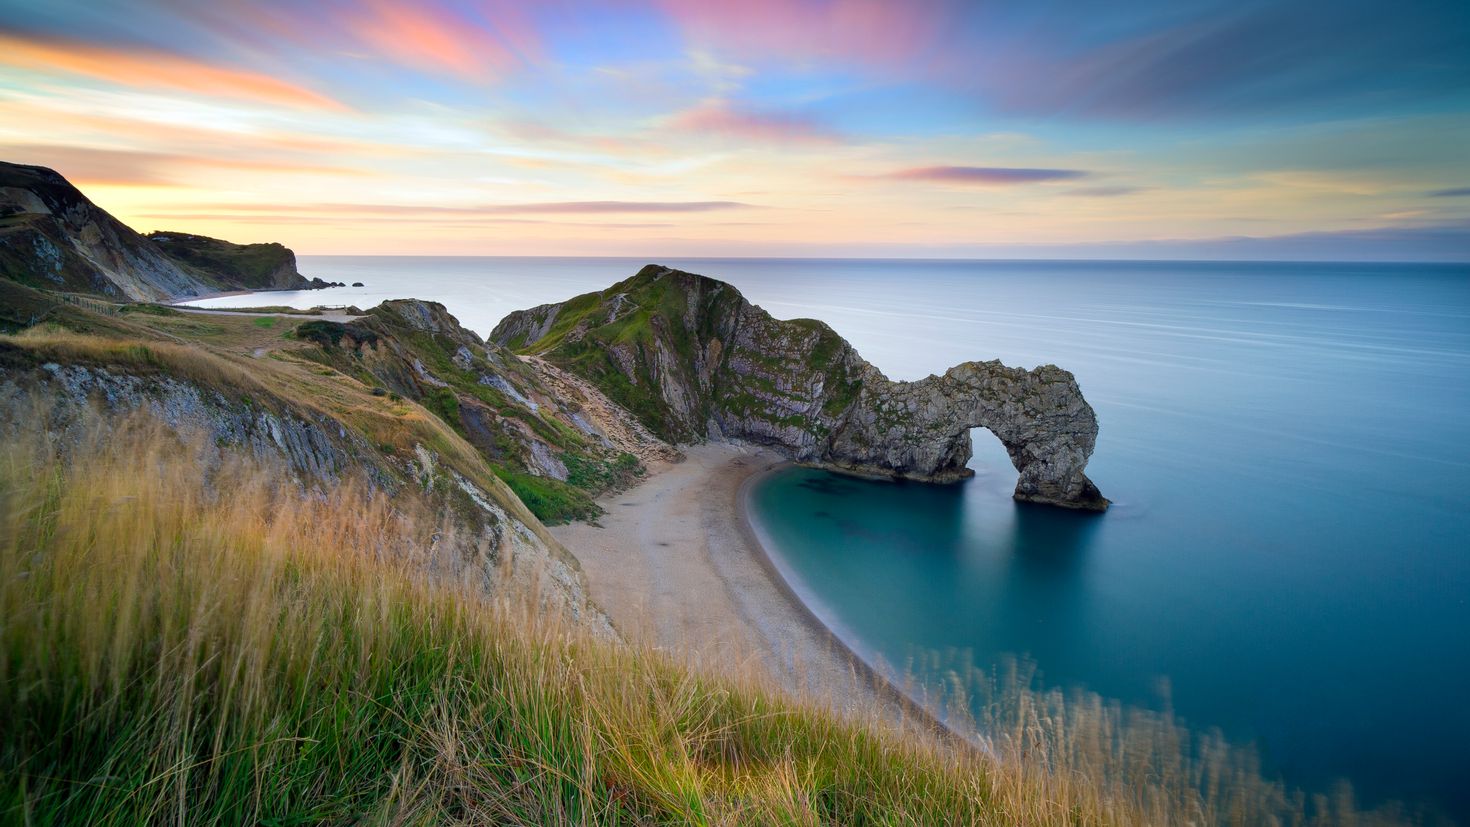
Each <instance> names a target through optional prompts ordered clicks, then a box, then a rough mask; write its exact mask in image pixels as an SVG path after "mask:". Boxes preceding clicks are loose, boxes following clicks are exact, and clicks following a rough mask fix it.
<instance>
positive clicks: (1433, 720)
mask: <svg viewBox="0 0 1470 827" xmlns="http://www.w3.org/2000/svg"><path fill="white" fill-rule="evenodd" d="M645 263H648V262H646V261H643V260H633V259H601V258H501V257H491V258H477V257H467V258H450V257H353V256H303V257H302V258H301V261H300V269H301V271H302V272H303V273H305V274H306V275H308V276H317V277H321V278H323V279H326V280H329V281H342V282H347V283H349V284H350V283H352V282H362V283H363V285H364V286H362V287H347V288H336V289H329V290H324V291H302V292H282V293H270V294H267V295H249V296H234V297H222V298H215V299H208V300H204V301H201V302H198V304H202V305H210V306H235V307H240V306H253V305H260V304H285V305H291V306H296V307H311V306H314V305H318V304H331V305H356V306H359V307H363V308H367V307H370V306H372V305H375V304H377V303H378V302H379V301H382V300H384V299H389V298H401V297H414V298H421V299H430V300H434V301H439V302H442V303H444V304H445V305H446V306H447V307H448V308H449V310H450V312H452V313H453V314H454V315H456V316H457V317H458V318H459V319H460V321H461V322H462V323H463V324H465V326H467V327H469V328H471V329H473V330H475V331H477V332H479V333H481V334H482V335H483V334H488V333H489V331H490V330H491V329H492V328H493V327H494V325H495V323H496V322H497V321H499V320H500V319H501V318H502V317H503V316H504V315H505V314H506V313H508V312H510V311H512V310H516V309H521V308H525V307H530V306H533V305H536V304H541V303H545V302H554V301H560V300H562V299H566V298H569V297H571V296H574V295H577V294H579V293H584V292H588V291H591V290H601V289H603V288H606V287H607V286H609V285H610V284H612V283H613V282H615V281H618V280H621V279H623V278H626V277H628V276H631V275H632V274H633V273H635V272H637V270H638V268H639V267H641V266H642V265H643V264H645ZM658 263H661V264H667V265H670V266H674V267H679V268H681V269H685V270H689V271H692V272H696V273H702V274H704V275H708V276H712V277H715V278H720V279H723V280H725V281H728V282H731V283H732V284H734V285H735V286H736V287H738V288H739V289H740V290H741V291H742V292H744V294H745V295H746V296H747V298H749V299H750V300H751V301H752V302H754V303H756V304H758V305H760V306H761V307H763V308H765V309H766V310H767V311H769V312H770V313H771V314H773V315H775V316H776V317H778V318H801V317H805V318H816V319H821V320H822V321H825V322H827V323H829V324H830V325H832V327H833V328H835V329H836V330H837V332H838V333H840V334H842V335H843V336H844V337H846V338H847V339H848V340H849V341H850V342H852V344H853V345H854V346H855V347H856V348H857V349H858V351H859V352H860V353H861V354H862V355H863V356H864V357H865V358H866V359H868V360H869V361H870V362H872V363H873V364H874V365H876V366H877V367H878V368H879V369H881V370H882V371H883V372H884V373H885V374H886V375H887V376H889V377H890V378H892V379H896V380H914V379H920V378H923V377H925V376H928V375H930V374H932V373H941V372H943V371H944V370H945V369H946V368H948V367H949V366H951V365H953V364H956V363H958V362H962V361H966V360H971V359H980V360H984V359H996V358H998V359H1000V360H1002V361H1003V362H1005V363H1006V364H1008V365H1016V366H1021V367H1027V368H1030V367H1034V366H1036V365H1040V364H1045V363H1051V364H1056V365H1060V366H1062V367H1064V368H1066V369H1067V370H1070V371H1071V372H1072V373H1073V374H1075V376H1076V377H1077V381H1078V383H1079V385H1080V386H1081V388H1082V391H1083V393H1084V394H1085V396H1086V398H1087V400H1088V401H1089V402H1090V403H1091V404H1092V406H1093V408H1094V409H1095V410H1096V412H1097V418H1098V423H1099V427H1100V430H1099V434H1098V439H1097V448H1096V451H1095V453H1094V455H1093V458H1092V462H1091V463H1090V465H1089V466H1088V474H1089V476H1090V477H1091V478H1092V480H1093V481H1094V482H1095V483H1096V484H1097V485H1098V487H1099V488H1100V489H1101V490H1102V492H1103V494H1104V495H1106V496H1107V497H1108V498H1110V499H1111V500H1112V501H1113V503H1114V504H1113V506H1112V508H1111V510H1109V511H1108V512H1107V513H1106V514H1102V515H1093V514H1080V513H1074V512H1068V511H1064V510H1061V509H1056V508H1048V507H1045V506H1034V505H1026V504H1020V503H1016V502H1014V501H1013V500H1012V499H1011V498H1010V494H1011V491H1012V489H1013V487H1014V485H1015V480H1016V473H1015V471H1014V469H1012V468H1011V466H1010V463H1009V461H1008V459H1007V457H1006V454H1005V451H1004V450H1003V449H1002V447H1001V446H1000V443H999V442H998V441H997V440H996V439H995V437H994V436H993V435H991V434H990V433H989V432H988V431H985V430H983V429H977V430H976V431H975V432H974V434H973V436H974V442H975V457H974V459H973V460H972V462H971V467H972V468H973V469H974V471H975V476H974V477H973V478H971V479H969V480H967V481H965V482H962V483H958V484H955V485H947V486H935V485H925V484H917V483H899V482H884V481H869V480H859V479H854V478H851V477H845V476H838V475H834V474H830V473H826V472H822V471H816V470H811V469H803V468H791V469H788V470H785V471H781V472H778V473H776V474H773V475H771V476H769V477H767V478H765V479H764V480H763V481H761V483H760V484H759V485H758V486H757V487H756V488H755V490H753V491H752V492H751V496H750V502H751V507H752V518H753V520H754V521H755V522H756V523H757V524H758V525H759V526H760V529H761V531H762V533H763V534H764V536H766V537H767V538H768V540H769V542H770V545H771V549H770V551H771V553H772V554H773V555H774V556H775V557H776V558H777V560H778V562H779V564H780V567H781V568H782V569H783V570H784V571H785V572H786V573H787V575H788V576H789V577H790V578H791V579H792V581H793V585H794V586H795V587H796V590H797V592H798V593H799V594H801V595H802V596H803V598H804V599H805V600H806V601H808V603H809V604H810V606H811V608H812V609H813V611H814V612H816V613H817V615H818V616H820V617H822V618H823V619H824V620H825V621H827V622H828V624H829V625H830V626H831V627H832V628H834V629H835V630H837V631H838V633H839V634H840V635H841V636H842V637H843V638H844V640H845V641H846V642H847V643H848V644H849V645H850V646H852V647H853V648H854V649H855V650H856V651H858V652H859V653H860V654H862V655H863V656H864V657H866V658H869V659H871V660H872V661H874V662H877V663H883V664H888V665H889V666H890V667H892V668H899V666H900V665H903V664H909V665H910V668H913V669H917V674H915V675H913V677H914V678H915V680H916V681H917V682H918V683H919V684H921V685H922V684H923V683H925V682H931V683H933V684H935V685H936V686H937V685H939V684H942V683H943V681H944V679H945V675H944V674H942V673H941V671H940V668H939V667H934V668H928V667H924V666H918V667H914V666H913V664H926V663H951V662H955V661H956V660H959V661H963V662H966V663H974V664H976V665H978V666H979V667H981V668H986V667H987V666H988V665H991V664H1002V663H1008V662H1011V661H1013V660H1016V659H1021V660H1023V661H1024V662H1025V663H1027V664H1030V665H1032V666H1033V667H1034V668H1035V670H1036V674H1037V678H1036V680H1037V681H1038V682H1039V683H1040V684H1041V685H1043V686H1047V687H1060V688H1066V689H1069V690H1070V689H1081V690H1085V691H1087V692H1093V693H1097V694H1099V695H1101V696H1103V697H1104V698H1108V699H1113V700H1116V701H1118V702H1119V703H1121V704H1126V705H1133V706H1139V707H1144V708H1149V709H1168V710H1169V711H1171V712H1172V713H1173V714H1174V715H1176V716H1178V717H1179V718H1181V719H1183V720H1185V721H1187V722H1188V723H1189V724H1190V725H1191V726H1192V727H1197V728H1199V729H1200V730H1201V731H1205V730H1210V729H1218V730H1219V731H1220V732H1222V733H1223V734H1224V735H1225V736H1226V737H1227V738H1228V739H1230V740H1231V741H1234V742H1237V743H1240V744H1245V745H1250V746H1253V747H1255V748H1256V749H1258V750H1259V751H1260V754H1261V755H1262V757H1263V761H1264V768H1265V771H1266V772H1267V773H1268V774H1269V775H1271V776H1272V777H1279V778H1281V779H1283V780H1284V781H1286V782H1287V783H1288V784H1291V785H1293V786H1298V787H1302V788H1305V789H1307V790H1309V791H1325V790H1328V789H1330V788H1331V786H1332V785H1333V784H1334V783H1335V782H1336V781H1338V780H1339V779H1345V780H1347V781H1348V782H1350V783H1351V784H1352V785H1353V788H1354V790H1355V792H1356V794H1357V796H1358V798H1359V801H1360V802H1363V803H1367V804H1373V803H1376V802H1381V801H1383V800H1386V799H1399V800H1404V801H1409V802H1412V803H1416V804H1426V805H1428V806H1431V807H1436V808H1439V809H1441V810H1443V811H1444V812H1446V813H1448V814H1450V815H1451V816H1453V817H1455V818H1456V819H1457V820H1459V821H1461V822H1465V823H1470V746H1467V745H1470V265H1428V264H1379V263H1355V264H1347V263H1261V262H1120V261H1106V262H1104V261H949V260H945V261H933V260H866V259H688V258H668V259H660V260H659V261H658ZM926 669H927V671H926Z"/></svg>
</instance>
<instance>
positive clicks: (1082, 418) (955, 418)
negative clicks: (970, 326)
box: [491, 265, 1108, 511]
mask: <svg viewBox="0 0 1470 827" xmlns="http://www.w3.org/2000/svg"><path fill="white" fill-rule="evenodd" d="M491 341H492V342H494V343H496V344H499V345H502V346H505V347H508V348H510V349H512V350H514V351H516V352H518V353H520V354H522V355H525V356H534V357H537V359H538V360H540V361H541V362H543V363H549V364H551V365H554V366H556V367H557V368H559V369H562V370H565V371H568V372H571V373H573V374H576V375H578V376H580V377H583V378H584V379H586V380H588V381H590V382H591V383H593V384H594V385H596V386H597V387H598V388H599V389H600V390H602V391H603V392H604V393H605V394H607V396H609V397H611V398H612V399H613V400H615V401H616V402H618V403H619V404H620V405H622V406H623V407H624V408H626V409H627V410H628V411H630V412H631V413H633V414H634V415H635V416H637V417H638V418H639V420H641V421H642V422H643V424H645V425H646V426H648V428H649V429H650V430H652V431H653V433H655V434H657V435H658V436H660V437H662V438H664V439H666V440H669V441H670V442H693V441H698V440H701V439H711V438H712V439H719V438H723V437H731V438H737V439H742V440H747V441H750V442H755V443H760V444H764V445H769V446H772V447H775V448H777V449H779V450H781V451H783V452H784V453H786V454H787V455H789V456H791V457H792V458H793V459H795V460H798V461H801V462H807V463H812V464H815V465H819V466H824V467H829V468H833V469H838V470H843V471H849V472H855V473H862V474H873V475H884V476H892V477H903V478H909V479H916V480H923V481H930V482H947V481H953V480H957V479H961V478H963V477H966V476H969V475H970V474H971V472H970V471H969V469H968V468H966V463H967V462H968V461H969V459H970V457H971V455H972V450H973V448H972V444H971V439H970V429H971V428H987V429H989V430H990V431H991V432H992V433H994V434H995V435H996V436H997V437H998V438H999V439H1000V441H1001V444H1003V445H1004V446H1005V448H1006V451H1007V453H1008V454H1009V455H1010V458H1011V462H1012V464H1014V465H1015V467H1016V470H1017V471H1018V472H1019V473H1020V478H1019V480H1018V481H1017V483H1016V492H1015V496H1016V499H1018V500H1025V501H1030V502H1038V503H1047V504H1051V505H1058V506H1063V507H1067V508H1077V509H1084V510H1093V511H1102V510H1105V509H1106V508H1107V506H1108V500H1107V499H1106V498H1104V497H1103V496H1102V494H1101V493H1100V492H1099V491H1098V489H1097V486H1095V485H1093V483H1092V481H1091V480H1089V479H1088V478H1087V475H1086V473H1085V469H1086V466H1087V460H1088V458H1089V457H1090V456H1091V455H1092V450H1093V446H1094V445H1095V444H1096V441H1097V417H1096V415H1095V414H1094V413H1093V410H1092V407H1091V406H1090V405H1088V404H1087V400H1086V399H1084V398H1083V396H1082V391H1081V389H1080V388H1079V387H1078V386H1077V381H1076V379H1075V378H1074V377H1073V376H1072V374H1071V373H1069V372H1067V371H1065V370H1062V369H1061V368H1059V367H1056V366H1054V365H1042V366H1040V367H1037V368H1035V369H1032V370H1024V369H1021V368H1012V367H1007V366H1005V365H1002V364H1001V363H1000V362H999V361H989V362H965V363H963V364H960V365H956V366H955V367H953V368H950V369H949V370H947V371H945V372H944V373H943V374H942V375H938V376H930V377H928V378H926V379H921V380H919V381H916V382H895V381H893V380H890V379H888V378H887V377H886V376H884V375H883V373H882V372H881V371H879V370H878V369H877V368H876V367H874V366H873V365H871V364H869V363H868V362H867V361H866V360H864V359H863V358H862V357H861V356H859V355H858V353H857V351H855V350H854V349H853V348H852V346H851V345H849V344H848V343H847V342H846V341H845V340H844V339H843V338H842V337H841V336H839V335H837V333H835V332H834V331H833V330H832V329H831V328H830V327H828V326H827V325H826V324H823V323H822V322H819V321H815V320H811V319H795V320H790V321H782V320H778V319H775V318H772V316H771V315H770V314H769V313H767V312H765V311H764V310H762V309H761V308H759V307H757V306H755V305H752V304H751V303H750V302H748V301H747V300H746V299H745V298H744V297H743V296H742V295H741V294H740V292H739V291H738V290H736V289H735V288H734V287H732V286H730V285H729V284H726V283H724V282H721V281H717V280H715V279H710V278H706V277H704V276H699V275H695V274H692V273H685V272H682V271H679V270H674V269H671V268H668V267H662V266H658V265H649V266H647V267H644V268H643V269H642V270H640V271H639V272H638V273H637V274H636V275H635V276H633V277H632V278H630V279H627V280H625V281H622V282H619V283H618V284H615V285H613V286H612V287H610V288H608V289H607V290H604V291H601V292H598V293H587V294H584V295H582V296H578V297H576V298H573V299H570V300H568V301H565V302H561V303H557V304H548V305H542V306H540V307H535V308H531V309H529V310H523V311H517V312H515V313H512V314H511V315H509V316H507V317H506V318H505V319H504V320H503V321H502V322H501V323H500V324H499V325H498V326H497V327H496V328H495V330H494V332H493V333H492V334H491Z"/></svg>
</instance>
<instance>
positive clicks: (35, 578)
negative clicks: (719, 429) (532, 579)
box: [0, 419, 1368, 825]
mask: <svg viewBox="0 0 1470 827" xmlns="http://www.w3.org/2000/svg"><path fill="white" fill-rule="evenodd" d="M207 452H208V446H204V445H201V444H199V443H197V442H195V441H191V440H189V439H187V438H183V439H181V438H179V437H175V436H173V435H171V434H168V433H165V432H163V431H162V430H160V429H159V428H158V427H157V426H156V425H155V424H152V423H150V422H148V421H146V420H143V419H132V420H128V421H126V422H124V423H122V424H120V425H116V426H114V427H112V428H110V429H107V430H102V429H97V430H95V431H94V432H93V434H92V436H91V437H88V438H84V439H83V440H82V441H81V443H80V444H77V445H74V446H71V447H70V448H69V449H68V450H67V453H66V456H61V455H59V454H58V453H57V451H56V450H55V449H54V448H53V447H51V446H50V445H48V443H47V440H46V439H45V437H44V435H42V434H39V433H32V434H30V435H28V436H27V435H24V434H22V436H21V437H20V438H18V439H11V440H9V441H8V444H6V445H5V446H4V447H3V449H0V726H3V732H0V821H4V822H6V823H24V824H37V825H53V824H54V825H60V824H157V823H178V824H243V823H259V824H275V825H285V824H316V823H349V822H350V823H369V824H428V823H444V822H447V823H526V824H543V823H597V824H622V823H628V824H634V823H636V824H646V823H668V824H685V823H692V824H726V823H752V824H819V823H825V824H1035V825H1050V824H1102V825H1107V824H1129V823H1144V822H1152V823H1160V824H1185V823H1193V824H1247V823H1252V824H1253V823H1307V822H1308V819H1307V818H1306V816H1305V815H1304V810H1303V802H1302V801H1300V800H1295V799H1292V798H1291V797H1289V796H1285V795H1281V796H1278V797H1274V798H1273V797H1269V796H1265V795H1256V796H1253V797H1251V796H1247V797H1244V798H1240V797H1238V796H1232V795H1231V794H1228V793H1224V792H1222V791H1223V790H1224V788H1226V787H1235V786H1239V785H1241V784H1252V785H1258V786H1261V788H1262V789H1265V788H1271V789H1274V787H1272V786H1271V785H1268V784H1266V783H1265V782H1263V781H1261V780H1260V779H1259V777H1258V776H1256V777H1254V778H1247V777H1244V776H1242V777H1240V778H1236V777H1233V776H1229V777H1227V776H1222V777H1220V778H1218V779H1213V778H1207V777H1204V776H1201V775H1200V772H1201V769H1200V766H1199V765H1197V764H1194V763H1189V762H1191V761H1194V760H1196V759H1194V758H1189V759H1184V758H1180V759H1177V760H1178V761H1179V762H1180V763H1170V762H1171V761H1174V760H1175V759H1173V758H1170V759H1168V760H1161V759H1159V758H1158V757H1157V756H1166V755H1174V756H1178V755H1188V754H1191V753H1190V751H1188V750H1181V748H1180V744H1179V743H1178V740H1179V739H1180V738H1181V737H1183V736H1181V735H1180V731H1179V730H1178V729H1177V728H1171V726H1170V725H1169V722H1168V721H1152V722H1148V727H1149V733H1150V734H1149V735H1148V736H1147V738H1145V739H1144V740H1137V738H1138V737H1139V736H1136V735H1134V734H1130V733H1132V730H1129V731H1128V733H1124V732H1122V730H1125V729H1127V728H1128V727H1129V726H1131V725H1132V724H1130V723H1129V722H1127V721H1125V720H1123V719H1122V718H1121V717H1120V715H1119V713H1117V712H1116V711H1114V712H1109V711H1107V710H1095V709H1079V708H1078V707H1076V706H1074V705H1071V704H1070V703H1069V702H1067V701H1066V700H1065V699H1063V698H1061V697H1059V696H1052V695H1048V694H1037V693H1033V692H1030V691H1029V690H1026V689H1025V688H1024V687H1020V688H1017V687H1015V686H1012V687H1004V686H1001V685H1000V684H999V683H998V684H996V689H997V695H996V698H995V702H994V703H993V704H992V705H991V707H990V708H992V709H993V710H994V712H993V715H992V718H993V719H992V720H989V721H986V722H985V724H986V726H987V727H989V728H990V731H991V732H992V733H994V737H996V738H997V739H998V740H996V741H995V742H994V744H993V745H994V747H995V752H996V754H997V755H998V756H1000V757H998V758H997V757H991V756H989V755H987V754H986V753H985V752H984V751H983V750H973V749H968V748H963V747H959V746H956V745H955V743H954V742H953V741H952V740H944V739H940V738H938V737H932V736H928V735H925V734H924V733H923V732H922V730H921V729H920V728H917V727H907V728H903V729H900V728H897V727H894V726H890V725H888V724H885V723H883V721H882V719H881V718H880V717H879V716H877V715H873V716H868V717H865V718H864V717H839V716H837V715H835V714H833V713H830V712H827V711H824V708H823V707H821V706H818V705H815V704H807V703H802V702H798V701H794V700H791V699H788V698H785V697H783V696H782V695H780V694H779V693H778V692H777V691H776V690H774V689H772V688H770V687H769V686H767V685H766V684H764V683H763V682H762V680H761V679H760V678H759V677H758V676H755V675H723V676H714V675H708V674H703V673H699V672H696V671H692V670H690V669H689V668H687V667H684V666H682V665H680V664H678V663H675V662H672V661H669V660H667V659H665V658H663V657H662V656H660V655H657V654H655V653H653V652H651V651H649V650H645V649H640V648H638V647H633V646H627V645H622V644H617V643H612V642H607V641H604V640H598V639H593V638H591V637H589V636H585V635H583V634H582V633H581V632H580V631H579V630H578V629H577V628H575V627H573V626H570V625H568V624H566V623H564V622H562V621H561V620H560V619H559V618H557V617H548V616H543V615H538V614H536V613H534V612H532V611H529V610H528V609H527V608H525V607H524V606H521V605H517V604H516V603H513V602H510V601H509V600H508V599H492V598H490V597H487V596H486V594H485V593H484V592H483V591H482V590H479V589H477V588H475V587H474V586H472V585H471V584H463V585H461V584H457V583H455V582H452V581H446V580H445V579H443V577H438V578H435V577H432V576H430V575H429V574H426V572H431V571H445V570H451V569H446V567H443V566H436V565H435V564H434V562H435V561H434V555H436V554H438V553H442V552H441V551H437V550H436V549H438V548H439V547H440V545H442V544H436V532H438V531H439V530H440V529H441V528H442V526H441V521H440V520H439V518H438V515H436V514H434V513H433V512H432V511H431V510H430V509H429V508H428V507H427V506H426V505H424V504H423V503H421V502H417V501H415V500H414V499H413V498H411V497H404V496H399V497H395V498H394V499H393V500H391V501H390V500H388V499H385V498H384V497H383V496H381V495H378V494H374V493H371V492H370V490H369V489H368V488H367V487H365V486H361V485H356V484H353V483H351V482H347V483H344V484H342V485H341V486H339V487H336V488H334V489H332V490H329V491H327V492H326V493H324V494H312V495H309V496H308V495H303V494H302V493H301V492H300V491H299V490H297V489H295V488H294V487H292V486H291V485H289V484H283V483H282V482H281V480H283V479H286V475H284V474H282V473H280V469H278V468H274V467H272V466H270V465H268V464H261V463H260V462H258V461H246V460H228V461H226V462H225V463H224V464H223V465H220V464H218V463H214V464H211V463H207V462H204V461H203V457H204V455H205V454H206V453H207ZM206 467H208V468H212V469H213V470H212V471H210V472H209V473H208V474H207V475H204V476H203V477H202V478H201V471H200V469H201V468H206ZM1018 680H1019V679H1018ZM1021 682H1022V683H1024V681H1021ZM1088 720H1091V721H1092V723H1088ZM1099 721H1101V722H1103V728H1098V726H1097V724H1098V723H1099ZM1171 738H1172V739H1174V742H1172V743H1171V742H1170V739H1171ZM1016 747H1021V748H1020V749H1017V748H1016ZM1135 750H1140V751H1141V752H1135ZM1171 750H1172V752H1171ZM1151 756H1152V757H1151ZM1135 764H1136V765H1137V766H1135ZM1160 773H1162V774H1163V776H1164V777H1162V778H1160V777H1159V774H1160ZM1349 818H1352V819H1363V820H1362V821H1361V822H1360V823H1368V821H1367V817H1366V816H1363V815H1362V814H1360V813H1357V812H1356V811H1354V810H1352V809H1351V808H1350V807H1347V808H1346V809H1341V810H1330V811H1329V810H1323V811H1322V812H1320V813H1318V814H1317V815H1316V816H1315V817H1314V819H1312V821H1315V822H1316V823H1348V822H1347V821H1346V819H1349ZM1338 819H1342V820H1341V821H1339V820H1338Z"/></svg>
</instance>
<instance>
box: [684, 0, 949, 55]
mask: <svg viewBox="0 0 1470 827" xmlns="http://www.w3.org/2000/svg"><path fill="white" fill-rule="evenodd" d="M662 5H663V7H664V9H665V10H666V11H667V12H668V13H669V14H670V15H671V16H672V18H673V19H674V21H675V22H676V24H677V25H679V26H680V27H681V28H682V29H683V30H684V32H685V33H686V35H688V36H689V37H690V38H691V39H693V40H696V41H699V42H701V43H706V44H710V45H713V46H717V47H723V48H725V49H729V50H732V51H735V52H739V53H741V54H747V55H759V56H773V55H774V56H777V57H783V56H789V57H792V58H793V59H800V60H809V59H811V58H812V57H820V56H826V57H839V58H845V59H853V60H859V61H863V62H874V61H879V62H884V63H892V62H897V61H912V60H914V59H916V58H922V57H923V55H924V53H925V50H926V47H927V46H928V45H930V44H931V43H932V42H933V41H934V40H935V39H936V38H937V37H939V36H940V35H941V34H942V33H943V32H944V30H945V20H946V19H947V16H948V15H947V13H946V9H945V6H944V4H942V3H935V2H922V1H921V2H913V3H896V2H890V0H742V2H738V3H732V2H725V0H663V2H662Z"/></svg>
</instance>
